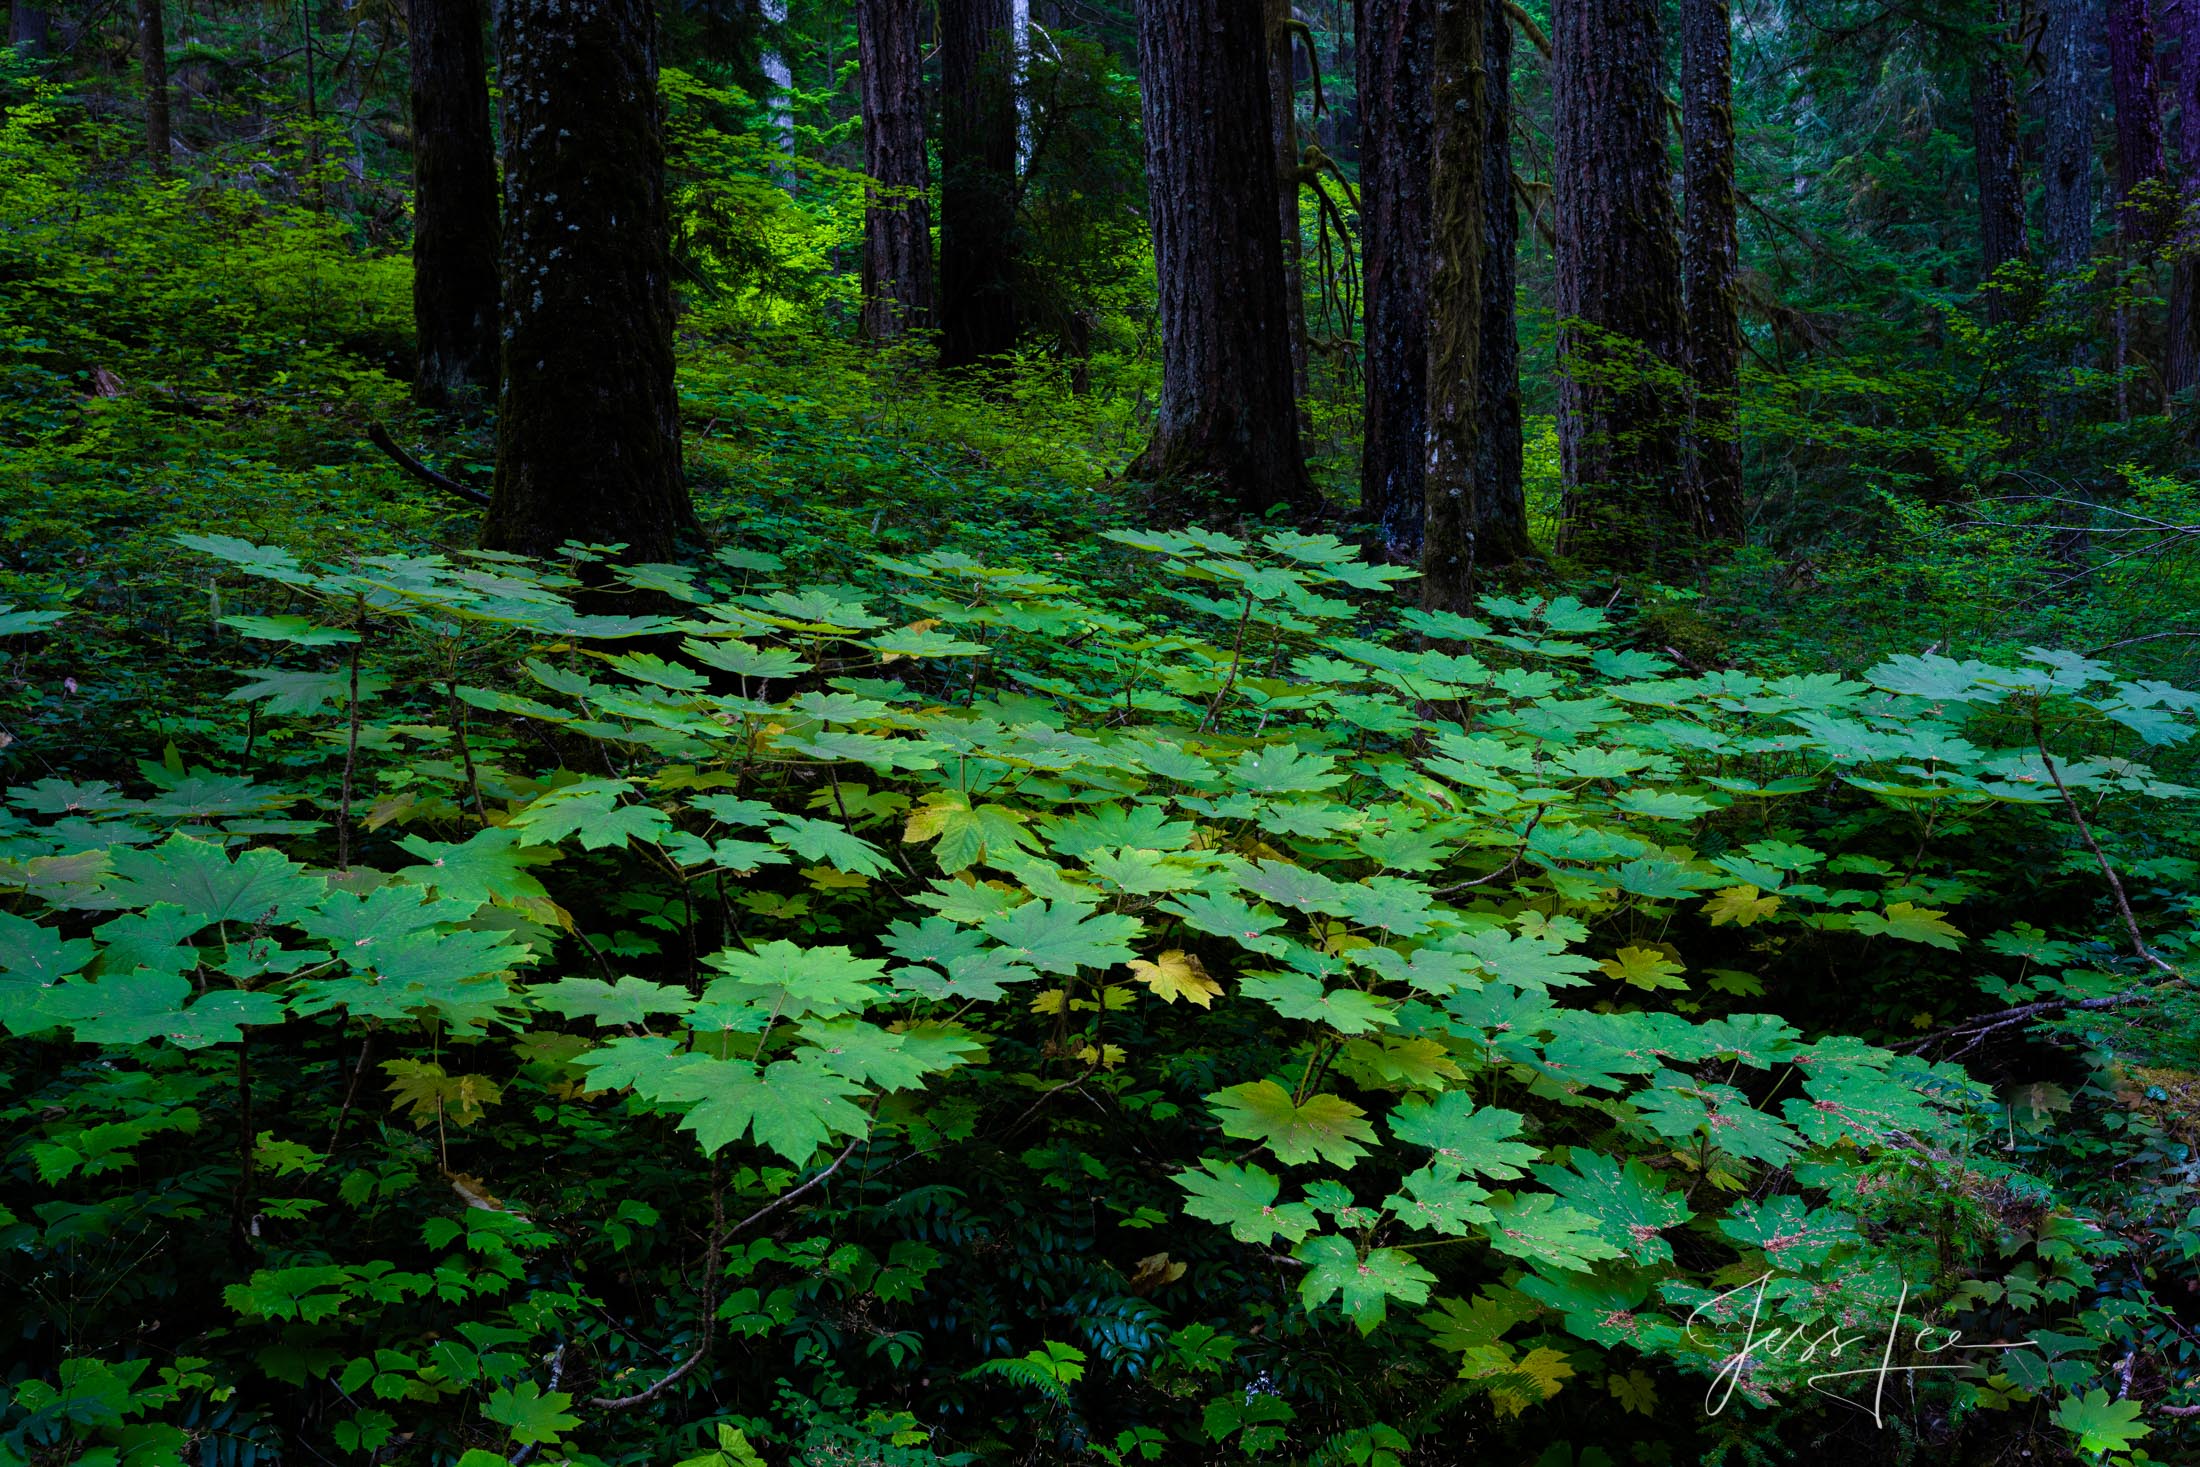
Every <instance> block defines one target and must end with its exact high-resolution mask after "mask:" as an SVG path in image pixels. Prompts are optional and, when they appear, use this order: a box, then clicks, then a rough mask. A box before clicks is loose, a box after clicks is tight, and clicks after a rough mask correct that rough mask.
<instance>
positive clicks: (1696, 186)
mask: <svg viewBox="0 0 2200 1467" xmlns="http://www.w3.org/2000/svg"><path fill="white" fill-rule="evenodd" d="M1681 178H1682V189H1683V200H1684V205H1683V209H1684V212H1683V216H1682V239H1681V270H1682V276H1683V280H1682V285H1683V292H1684V297H1685V304H1686V307H1687V311H1688V386H1689V429H1688V444H1687V465H1686V469H1687V474H1688V493H1689V495H1690V496H1691V498H1692V499H1693V500H1694V502H1695V505H1696V507H1697V509H1698V512H1699V513H1700V514H1701V516H1702V523H1703V529H1704V533H1706V534H1707V535H1710V536H1712V537H1714V538H1717V539H1722V540H1738V539H1740V538H1741V533H1742V440H1741V423H1740V415H1739V409H1740V403H1741V390H1742V317H1741V302H1740V280H1739V276H1740V273H1741V254H1742V247H1741V235H1740V226H1739V223H1738V221H1737V220H1736V218H1735V209H1734V39H1733V29H1732V23H1731V21H1730V19H1729V17H1728V13H1727V0H1681Z"/></svg>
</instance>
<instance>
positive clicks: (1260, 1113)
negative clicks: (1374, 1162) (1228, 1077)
mask: <svg viewBox="0 0 2200 1467" xmlns="http://www.w3.org/2000/svg"><path fill="white" fill-rule="evenodd" d="M1207 1102H1208V1104H1210V1105H1212V1106H1213V1107H1214V1108H1215V1110H1216V1111H1217V1112H1218V1113H1219V1114H1220V1115H1221V1118H1222V1134H1223V1135H1225V1136H1236V1137H1239V1138H1240V1139H1242V1140H1247V1141H1258V1142H1260V1143H1261V1144H1263V1145H1264V1146H1266V1147H1267V1148H1268V1149H1269V1150H1270V1151H1271V1152H1273V1153H1275V1157H1276V1160H1278V1161H1280V1162H1282V1163H1283V1164H1284V1165H1285V1166H1302V1165H1304V1164H1306V1163H1307V1162H1311V1161H1315V1160H1321V1161H1327V1162H1330V1163H1332V1164H1334V1165H1336V1166H1340V1167H1350V1166H1351V1165H1352V1163H1353V1162H1355V1161H1357V1160H1359V1158H1361V1157H1362V1156H1365V1155H1366V1154H1367V1147H1366V1146H1363V1145H1361V1144H1360V1143H1362V1142H1370V1143H1372V1142H1373V1141H1374V1140H1375V1129H1374V1127H1372V1126H1370V1125H1369V1124H1368V1123H1367V1121H1366V1119H1365V1117H1366V1114H1367V1113H1366V1112H1365V1111H1363V1110H1361V1109H1360V1108H1359V1107H1358V1106H1356V1105H1354V1104H1353V1103H1352V1102H1351V1101H1349V1100H1346V1099H1344V1098H1343V1097H1342V1096H1338V1095H1327V1094H1323V1095H1311V1096H1308V1097H1307V1100H1306V1103H1305V1104H1304V1105H1295V1104H1293V1103H1292V1100H1291V1092H1290V1091H1288V1090H1285V1089H1284V1088H1283V1087H1282V1086H1281V1085H1278V1084H1277V1083H1276V1082H1275V1081H1273V1080H1254V1081H1251V1082H1248V1083H1246V1084H1243V1085H1233V1086H1231V1087H1230V1088H1229V1089H1227V1090H1218V1091H1216V1092H1215V1093H1214V1094H1212V1095H1210V1096H1208V1097H1207Z"/></svg>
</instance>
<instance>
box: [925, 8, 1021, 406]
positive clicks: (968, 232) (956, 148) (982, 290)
mask: <svg viewBox="0 0 2200 1467" xmlns="http://www.w3.org/2000/svg"><path fill="white" fill-rule="evenodd" d="M1014 20H1015V17H1014V14H1013V13H1012V11H1011V10H1010V7H1009V3H1008V0H940V365H941V366H943V367H946V368H949V369H951V370H952V369H956V368H962V367H972V366H976V365H979V364H980V363H983V362H987V361H993V360H997V359H999V358H1002V357H1006V356H1007V355H1008V354H1009V353H1010V352H1012V351H1014V350H1015V349H1016V97H1015V87H1014V79H1015V77H1014V70H1015V68H1014V55H1015V51H1014V47H1013V45H1012V43H1011V34H1012V33H1011V27H1012V25H1013V24H1014Z"/></svg>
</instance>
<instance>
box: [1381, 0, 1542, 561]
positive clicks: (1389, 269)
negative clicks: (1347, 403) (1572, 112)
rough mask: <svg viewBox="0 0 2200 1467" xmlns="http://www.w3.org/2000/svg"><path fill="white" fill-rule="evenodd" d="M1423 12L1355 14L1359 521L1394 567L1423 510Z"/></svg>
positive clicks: (1415, 543)
mask: <svg viewBox="0 0 2200 1467" xmlns="http://www.w3.org/2000/svg"><path fill="white" fill-rule="evenodd" d="M1430 5H1431V0H1361V6H1360V12H1359V14H1360V34H1359V88H1358V91H1359V108H1360V118H1359V120H1360V260H1361V270H1362V274H1363V276H1364V279H1365V281H1366V301H1367V306H1366V316H1365V323H1364V326H1363V328H1362V329H1363V331H1364V333H1365V353H1366V360H1365V365H1364V367H1363V369H1362V370H1363V374H1364V378H1365V397H1364V410H1363V414H1362V419H1363V425H1364V426H1363V431H1362V438H1361V444H1360V515H1361V518H1362V519H1364V520H1366V521H1367V522H1368V523H1369V524H1371V525H1372V526H1373V527H1374V529H1375V533H1376V535H1377V536H1378V538H1379V539H1380V540H1381V542H1382V545H1383V548H1384V550H1385V552H1386V553H1387V554H1388V555H1389V556H1390V558H1391V559H1393V560H1397V561H1401V562H1405V561H1418V560H1419V559H1420V556H1421V521H1422V518H1423V516H1424V515H1425V514H1426V512H1427V510H1426V505H1425V504H1424V502H1423V491H1422V484H1423V482H1424V479H1425V469H1426V465H1425V462H1424V455H1425V452H1426V444H1425V438H1426V425H1427V419H1428V316H1427V301H1428V269H1429V265H1428V261H1429V249H1428V239H1429V195H1428V183H1429V132H1430V128H1431V126H1432V124H1431V121H1430V118H1429V106H1430V99H1431V92H1430V83H1429V66H1430V59H1431V58H1430V53H1429V11H1430ZM1507 182H1508V186H1509V184H1510V174H1509V172H1508V174H1507Z"/></svg>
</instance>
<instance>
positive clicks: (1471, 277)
mask: <svg viewBox="0 0 2200 1467" xmlns="http://www.w3.org/2000/svg"><path fill="white" fill-rule="evenodd" d="M1484 9H1485V0H1432V3H1431V5H1430V19H1431V25H1430V27H1429V32H1430V37H1431V44H1430V58H1431V63H1432V64H1431V67H1430V78H1431V106H1430V115H1431V117H1432V119H1433V122H1434V126H1433V128H1432V129H1431V130H1430V134H1429V224H1430V234H1429V281H1428V304H1427V307H1426V309H1427V311H1428V436H1427V445H1426V449H1425V452H1424V456H1423V458H1424V462H1423V468H1422V476H1423V477H1422V486H1421V493H1422V503H1423V506H1424V514H1425V519H1424V523H1423V528H1422V542H1421V604H1422V605H1423V606H1424V607H1426V608H1427V609H1428V610H1431V611H1457V612H1462V613H1463V612H1465V611H1467V610H1468V609H1469V608H1470V607H1471V606H1472V604H1473V599H1474V566H1475V549H1476V546H1475V512H1474V487H1475V486H1474V469H1475V462H1476V445H1475V439H1476V436H1477V433H1478V430H1479V429H1480V427H1481V419H1480V414H1479V407H1480V389H1481V376H1480V371H1479V368H1480V359H1481V339H1482V164H1483V146H1482V132H1483V128H1484V126H1485V123H1486V121H1487V119H1486V116H1485V112H1484V97H1483V68H1482V30H1483V11H1484Z"/></svg>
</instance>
